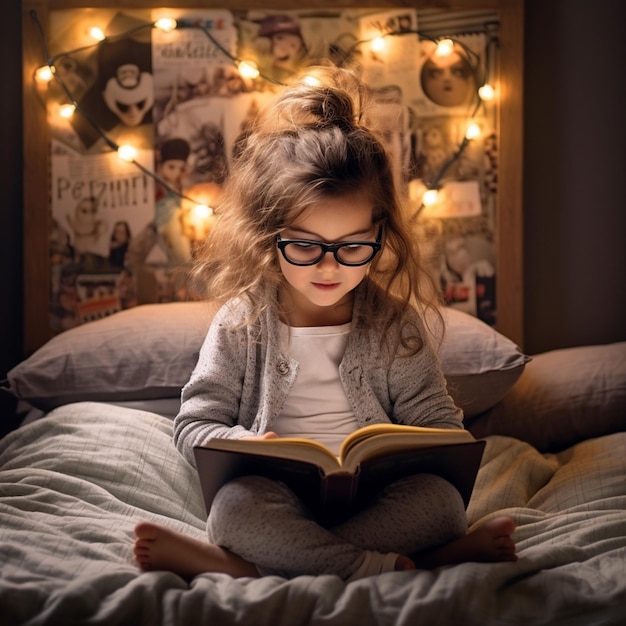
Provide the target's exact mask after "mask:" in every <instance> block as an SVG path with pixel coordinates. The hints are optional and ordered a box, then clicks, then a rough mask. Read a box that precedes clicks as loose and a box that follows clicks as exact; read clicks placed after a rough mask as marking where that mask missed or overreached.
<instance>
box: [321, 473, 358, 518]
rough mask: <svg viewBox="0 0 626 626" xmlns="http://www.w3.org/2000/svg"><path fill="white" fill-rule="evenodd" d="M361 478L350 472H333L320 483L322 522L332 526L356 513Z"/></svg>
mask: <svg viewBox="0 0 626 626" xmlns="http://www.w3.org/2000/svg"><path fill="white" fill-rule="evenodd" d="M358 484H359V478H358V476H357V475H356V474H352V473H350V472H333V473H332V474H328V475H326V476H323V477H322V479H321V482H320V502H321V507H320V511H321V516H320V521H321V523H323V525H324V526H327V527H329V526H332V525H335V524H338V523H340V522H341V521H343V520H344V519H346V518H348V517H350V515H352V513H353V512H354V508H355V504H356V496H357V491H358V489H357V488H358Z"/></svg>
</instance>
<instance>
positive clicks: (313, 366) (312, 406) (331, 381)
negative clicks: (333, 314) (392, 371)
mask: <svg viewBox="0 0 626 626" xmlns="http://www.w3.org/2000/svg"><path fill="white" fill-rule="evenodd" d="M283 331H284V333H285V337H287V333H289V355H290V356H291V357H292V358H294V359H295V360H296V361H298V364H299V369H298V376H297V378H296V381H295V383H294V385H293V387H292V389H291V391H290V393H289V396H288V397H287V399H286V401H285V404H284V406H283V410H282V411H281V413H280V415H279V416H278V418H277V419H276V420H275V422H274V424H272V430H274V432H276V434H278V435H280V436H281V437H305V438H307V439H314V440H315V441H319V442H320V443H323V444H324V445H326V446H328V447H329V448H330V449H331V450H332V451H333V452H334V453H335V454H338V452H339V446H340V445H341V442H342V441H343V440H344V438H345V437H346V435H348V434H350V433H351V432H353V431H354V430H356V429H357V428H358V424H357V420H356V417H355V416H354V413H353V412H352V408H351V407H350V404H349V402H348V398H347V397H346V394H345V391H344V389H343V385H342V384H341V380H340V379H339V364H340V363H341V359H342V357H343V354H344V352H345V349H346V345H347V343H348V333H349V332H350V323H348V324H342V325H340V326H320V327H309V328H298V327H291V328H288V327H287V326H283Z"/></svg>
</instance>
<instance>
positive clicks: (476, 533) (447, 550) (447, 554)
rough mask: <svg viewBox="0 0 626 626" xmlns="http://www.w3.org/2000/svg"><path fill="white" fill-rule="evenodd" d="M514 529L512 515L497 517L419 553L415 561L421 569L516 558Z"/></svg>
mask: <svg viewBox="0 0 626 626" xmlns="http://www.w3.org/2000/svg"><path fill="white" fill-rule="evenodd" d="M514 530H515V522H514V521H513V520H512V519H511V518H510V517H495V518H494V519H491V520H489V521H487V522H485V523H484V524H483V525H482V526H479V527H478V528H476V530H473V531H472V532H471V533H468V534H467V535H464V536H463V537H459V538H458V539H455V540H454V541H451V542H450V543H447V544H445V545H443V546H440V547H439V548H435V549H434V550H431V551H429V552H424V553H420V554H418V555H417V556H416V557H414V558H413V560H414V562H415V565H416V567H418V568H420V569H434V568H435V567H440V566H441V565H454V564H457V563H466V562H469V561H477V562H482V563H495V562H499V561H517V554H515V542H514V541H513V538H512V537H511V535H512V534H513V531H514Z"/></svg>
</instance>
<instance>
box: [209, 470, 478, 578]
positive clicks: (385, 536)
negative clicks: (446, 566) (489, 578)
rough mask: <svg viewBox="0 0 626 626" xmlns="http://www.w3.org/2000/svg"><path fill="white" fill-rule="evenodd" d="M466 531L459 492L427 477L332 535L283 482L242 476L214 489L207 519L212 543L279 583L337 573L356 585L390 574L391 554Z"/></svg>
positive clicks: (390, 492) (393, 492) (381, 497)
mask: <svg viewBox="0 0 626 626" xmlns="http://www.w3.org/2000/svg"><path fill="white" fill-rule="evenodd" d="M466 531H467V519H466V515H465V507H464V505H463V500H462V498H461V496H460V494H459V492H458V491H457V490H456V489H455V488H454V487H453V486H452V485H451V484H450V483H449V482H447V481H446V480H444V479H443V478H441V477H439V476H434V475H430V474H419V475H415V476H410V477H408V478H404V479H402V480H399V481H397V482H395V483H393V484H392V485H390V486H388V487H387V488H385V489H384V490H383V491H381V492H380V493H379V494H378V495H377V496H376V497H375V498H374V499H373V500H372V502H371V503H370V505H369V506H368V507H367V508H365V509H363V510H361V511H360V512H358V513H356V514H355V515H354V516H352V517H351V518H349V519H348V520H346V521H345V522H343V523H341V524H339V525H337V526H335V527H333V528H331V529H326V528H324V527H322V526H321V525H320V524H318V523H317V522H316V521H315V520H314V519H313V518H312V516H311V515H310V513H309V512H308V511H307V509H306V507H305V506H304V505H303V504H302V502H301V501H300V500H299V499H298V498H297V497H296V496H295V495H294V493H293V492H292V491H291V490H290V489H289V488H288V487H286V486H285V485H284V484H283V483H280V482H276V481H273V480H270V479H267V478H263V477H260V476H245V477H241V478H237V479H235V480H233V481H231V482H229V483H228V484H226V485H224V486H223V487H222V488H221V489H220V491H219V492H218V494H217V496H216V498H215V500H214V501H213V505H212V507H211V511H210V514H209V518H208V520H207V534H208V537H209V541H210V542H211V543H214V544H217V545H220V546H222V547H224V548H226V549H228V550H230V551H231V552H234V553H235V554H238V555H239V556H241V557H243V558H244V559H246V560H247V561H249V562H251V563H254V564H255V565H256V566H257V569H258V571H259V573H260V574H261V575H273V574H275V575H278V576H283V577H285V578H293V577H295V576H299V575H303V574H309V575H314V576H316V575H321V574H336V575H338V576H340V577H341V578H343V579H344V580H354V579H357V578H363V577H365V576H370V575H372V574H376V573H379V572H383V571H391V570H393V569H394V565H395V556H396V555H397V554H404V555H413V554H417V553H419V552H422V551H424V550H428V549H429V548H434V547H436V546H439V545H443V544H445V543H448V542H450V541H452V540H453V539H456V538H458V537H461V536H462V535H464V534H465V533H466Z"/></svg>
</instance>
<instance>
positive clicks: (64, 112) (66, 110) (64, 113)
mask: <svg viewBox="0 0 626 626" xmlns="http://www.w3.org/2000/svg"><path fill="white" fill-rule="evenodd" d="M74 111H76V107H75V106H74V105H73V104H62V105H61V106H60V107H59V115H60V116H61V117H62V118H63V119H66V120H69V119H70V117H72V115H74Z"/></svg>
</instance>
